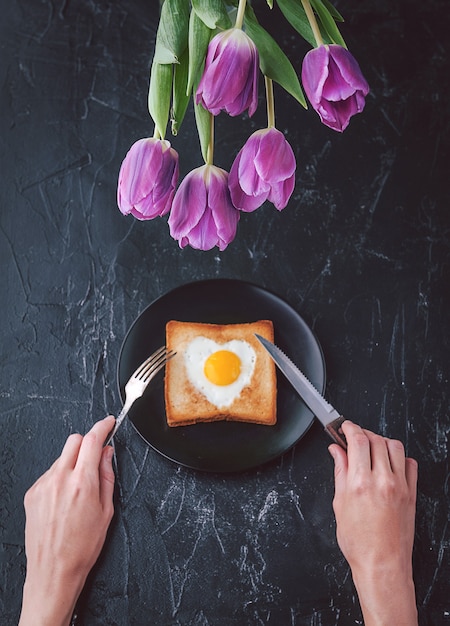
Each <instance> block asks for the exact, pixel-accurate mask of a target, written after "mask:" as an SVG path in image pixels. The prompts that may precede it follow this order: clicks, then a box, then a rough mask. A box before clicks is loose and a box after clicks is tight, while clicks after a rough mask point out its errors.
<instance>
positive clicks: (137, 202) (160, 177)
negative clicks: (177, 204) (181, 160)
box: [117, 138, 178, 220]
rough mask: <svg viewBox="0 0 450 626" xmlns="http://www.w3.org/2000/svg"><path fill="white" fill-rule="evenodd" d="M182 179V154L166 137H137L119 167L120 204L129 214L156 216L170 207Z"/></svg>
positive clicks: (141, 217) (144, 216) (124, 211)
mask: <svg viewBox="0 0 450 626" xmlns="http://www.w3.org/2000/svg"><path fill="white" fill-rule="evenodd" d="M177 181H178V154H177V153H176V151H175V150H173V148H171V147H170V143H169V142H168V141H166V140H163V139H155V138H144V139H139V140H138V141H136V142H135V143H134V144H133V145H132V146H131V148H130V150H129V151H128V153H127V155H126V156H125V158H124V160H123V162H122V165H121V167H120V171H119V178H118V185H117V204H118V206H119V209H120V211H121V212H122V213H124V214H125V215H128V214H130V213H131V214H132V215H133V216H134V217H136V218H137V219H141V220H143V219H152V218H154V217H158V216H162V215H165V214H166V213H167V212H168V211H169V210H170V206H171V202H172V198H173V195H174V192H175V188H176V185H177Z"/></svg>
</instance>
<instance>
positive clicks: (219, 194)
mask: <svg viewBox="0 0 450 626" xmlns="http://www.w3.org/2000/svg"><path fill="white" fill-rule="evenodd" d="M239 217H240V216H239V211H236V209H235V207H234V206H233V203H232V202H231V198H230V192H229V189H228V173H227V172H225V171H224V170H222V169H221V168H219V167H216V166H215V165H202V166H201V167H198V168H197V169H195V170H193V171H192V172H189V174H188V175H187V176H186V178H184V180H183V181H182V183H181V185H180V186H179V188H178V190H177V192H176V194H175V198H174V200H173V205H172V211H171V212H170V216H169V228H170V234H171V235H172V237H173V238H174V239H177V240H178V243H179V245H180V248H184V247H185V246H187V245H188V244H189V245H190V246H191V247H192V248H196V249H197V250H211V248H213V247H214V246H218V248H219V249H220V250H225V248H226V247H227V245H228V244H229V243H230V242H231V241H233V239H234V237H235V235H236V229H237V224H238V221H239Z"/></svg>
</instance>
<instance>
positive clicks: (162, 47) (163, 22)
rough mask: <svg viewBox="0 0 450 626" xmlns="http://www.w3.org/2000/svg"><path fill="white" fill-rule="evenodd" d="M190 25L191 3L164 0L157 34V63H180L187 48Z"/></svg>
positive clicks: (181, 0)
mask: <svg viewBox="0 0 450 626" xmlns="http://www.w3.org/2000/svg"><path fill="white" fill-rule="evenodd" d="M188 25H189V3H188V2H186V0H164V3H163V5H162V7H161V16H160V18H159V26H158V32H157V33H156V45H155V57H154V61H155V62H156V63H162V64H163V63H178V60H179V58H180V57H181V55H182V54H183V52H184V51H185V50H186V47H187V42H188V28H189V26H188Z"/></svg>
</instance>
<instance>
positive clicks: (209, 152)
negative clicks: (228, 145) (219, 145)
mask: <svg viewBox="0 0 450 626" xmlns="http://www.w3.org/2000/svg"><path fill="white" fill-rule="evenodd" d="M209 124H210V131H209V144H208V149H207V151H206V165H212V164H213V161H214V115H213V114H212V113H210V114H209Z"/></svg>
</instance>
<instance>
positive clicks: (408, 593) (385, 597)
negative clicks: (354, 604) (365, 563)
mask: <svg viewBox="0 0 450 626" xmlns="http://www.w3.org/2000/svg"><path fill="white" fill-rule="evenodd" d="M353 581H354V583H355V587H356V590H357V592H358V598H359V601H360V605H361V610H362V613H363V616H364V624H365V626H392V625H393V624H395V626H417V608H416V595H415V590H414V582H413V578H412V575H411V573H410V572H405V571H404V570H401V569H398V568H397V569H394V568H390V567H383V566H381V567H379V568H376V569H374V570H372V571H370V572H368V573H367V572H365V573H362V574H357V573H356V574H354V575H353Z"/></svg>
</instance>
